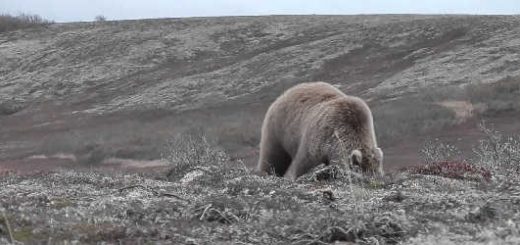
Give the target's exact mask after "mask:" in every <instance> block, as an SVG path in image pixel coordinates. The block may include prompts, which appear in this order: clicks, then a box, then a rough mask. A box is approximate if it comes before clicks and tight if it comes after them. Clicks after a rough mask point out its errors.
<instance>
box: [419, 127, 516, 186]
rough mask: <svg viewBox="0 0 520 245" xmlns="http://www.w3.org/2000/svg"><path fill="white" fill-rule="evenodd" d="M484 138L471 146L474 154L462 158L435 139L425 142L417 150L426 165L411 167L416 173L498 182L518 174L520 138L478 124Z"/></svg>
mask: <svg viewBox="0 0 520 245" xmlns="http://www.w3.org/2000/svg"><path fill="white" fill-rule="evenodd" d="M479 127H480V129H481V131H482V132H483V133H484V138H483V139H481V140H479V142H478V144H477V145H475V146H474V147H473V153H474V155H473V156H472V157H470V158H469V160H465V159H463V157H462V154H461V153H460V151H459V150H458V149H457V148H456V147H455V146H453V145H449V144H446V143H443V142H441V141H439V140H438V139H436V140H435V141H427V142H426V143H425V145H424V146H423V148H422V149H421V150H420V152H421V154H422V155H423V159H424V161H425V163H426V164H425V165H423V166H418V167H414V168H411V172H413V173H418V174H428V175H439V176H444V177H448V178H455V179H470V180H486V181H490V180H491V179H492V178H493V179H494V180H496V181H497V182H498V183H501V182H504V181H514V180H516V179H518V178H519V177H520V138H519V137H518V136H509V137H505V136H503V135H502V134H501V133H500V132H498V131H496V130H494V129H492V128H488V127H487V126H486V125H485V124H484V123H481V124H480V125H479Z"/></svg>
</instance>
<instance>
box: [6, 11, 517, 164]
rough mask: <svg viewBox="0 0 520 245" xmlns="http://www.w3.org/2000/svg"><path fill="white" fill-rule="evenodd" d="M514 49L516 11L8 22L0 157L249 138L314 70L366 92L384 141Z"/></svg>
mask: <svg viewBox="0 0 520 245" xmlns="http://www.w3.org/2000/svg"><path fill="white" fill-rule="evenodd" d="M519 63H520V18H518V17H517V16H408V15H385V16H369V15H367V16H266V17H222V18H189V19H160V20H136V21H110V22H96V23H70V24H53V25H51V26H49V27H47V28H39V29H29V30H20V31H13V32H5V33H0V64H1V65H0V125H1V127H0V158H1V159H15V158H18V157H20V156H27V155H31V154H38V153H46V154H54V153H58V152H66V153H67V152H76V155H80V154H82V153H81V152H88V153H89V154H90V152H91V151H92V149H94V148H96V147H98V148H102V149H103V150H102V151H103V152H105V153H104V154H106V155H107V156H116V157H123V158H140V159H155V158H158V157H159V156H160V152H161V149H162V148H161V147H162V145H163V143H164V142H165V140H167V139H168V138H169V137H171V135H174V134H175V133H177V132H180V131H182V130H184V129H187V128H192V127H203V128H205V130H206V131H207V132H208V134H210V135H212V137H213V138H215V139H216V141H217V143H219V144H221V145H222V146H224V147H226V148H228V149H230V150H232V151H237V152H245V151H249V150H250V149H254V148H255V147H256V144H257V142H258V137H259V130H258V128H259V125H260V124H261V119H262V117H263V113H264V111H265V109H266V108H267V106H268V105H269V103H270V102H271V101H272V100H273V99H274V98H275V97H276V96H277V95H279V93H280V92H281V91H283V90H284V89H286V88H288V87H290V86H292V85H294V84H296V83H300V82H305V81H313V80H323V81H327V82H330V83H334V84H336V85H338V86H339V88H340V89H342V90H343V91H345V92H346V93H349V94H354V95H358V96H361V97H362V98H364V99H367V100H368V101H369V102H370V105H371V106H372V107H373V108H374V114H375V117H376V124H377V127H378V131H380V132H381V133H380V136H379V137H381V138H382V140H381V141H382V142H383V145H385V144H386V145H390V142H393V141H392V140H393V139H394V138H395V137H396V135H400V134H403V132H405V131H410V132H408V133H409V134H412V135H413V134H415V133H422V132H426V131H428V130H430V129H439V128H438V127H436V126H435V125H440V127H444V126H450V125H452V119H453V117H455V116H454V113H453V112H452V111H451V110H450V109H449V108H448V109H446V108H445V107H443V106H442V104H439V103H437V102H441V101H440V100H441V99H457V100H460V99H461V98H459V97H460V96H459V97H457V91H458V93H459V94H460V93H464V92H461V91H464V90H463V88H462V87H463V86H464V85H467V84H474V83H481V82H482V83H493V82H497V81H503V80H504V79H509V78H511V77H513V78H515V79H516V77H518V76H520V64H519ZM442 89H444V90H442ZM445 92H450V95H448V96H447V97H446V98H444V97H443V96H439V94H443V93H445ZM452 92H453V94H451V93H452ZM426 97H427V98H428V99H425V98H426ZM432 97H434V98H433V99H432ZM455 97H456V98H455ZM462 100H464V98H462ZM448 104H449V103H448ZM385 106H386V107H385ZM408 107H411V108H408ZM388 108H394V109H395V108H402V109H396V111H392V110H390V111H389V109H388ZM410 110H411V111H412V113H410ZM424 111H426V114H425V112H424ZM430 111H433V112H435V113H434V114H435V115H434V116H431V114H429V112H430ZM452 114H453V115H452ZM402 121H409V122H410V124H409V125H408V124H404V125H401V126H399V125H397V124H401V123H400V122H402ZM430 121H431V123H430ZM392 122H396V123H395V125H394V124H392ZM428 123H430V124H431V125H433V126H428V125H426V126H425V125H424V124H428ZM416 124H417V125H420V126H417V125H416ZM96 149H97V148H96Z"/></svg>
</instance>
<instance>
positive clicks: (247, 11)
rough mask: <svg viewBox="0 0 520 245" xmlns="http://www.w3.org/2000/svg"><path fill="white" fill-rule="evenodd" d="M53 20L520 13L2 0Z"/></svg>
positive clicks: (369, 4) (481, 2)
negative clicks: (100, 17) (101, 16)
mask: <svg viewBox="0 0 520 245" xmlns="http://www.w3.org/2000/svg"><path fill="white" fill-rule="evenodd" d="M0 13H9V14H15V15H16V14H18V13H29V14H38V15H41V16H42V17H44V18H47V19H51V20H54V21H57V22H70V21H91V20H93V19H94V17H95V16H96V15H104V16H105V17H107V19H109V20H115V19H142V18H161V17H191V16H229V15H274V14H398V13H407V14H520V0H423V1H421V0H312V1H311V0H146V1H143V0H0Z"/></svg>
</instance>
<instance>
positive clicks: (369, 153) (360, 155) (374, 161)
mask: <svg viewBox="0 0 520 245" xmlns="http://www.w3.org/2000/svg"><path fill="white" fill-rule="evenodd" d="M350 160H351V162H352V164H353V165H356V166H359V167H360V168H361V169H362V170H363V172H366V173H369V174H373V175H375V176H380V177H381V176H383V174H384V171H383V151H382V150H381V148H379V147H374V148H371V149H366V150H365V149H356V150H353V151H352V153H351V154H350Z"/></svg>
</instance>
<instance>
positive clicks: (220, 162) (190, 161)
mask: <svg viewBox="0 0 520 245" xmlns="http://www.w3.org/2000/svg"><path fill="white" fill-rule="evenodd" d="M163 158H165V159H166V160H167V161H168V162H169V163H170V165H171V169H170V171H169V172H168V174H167V176H168V178H169V179H170V180H178V179H180V178H182V177H184V176H185V175H186V174H188V173H190V172H192V171H194V170H197V171H202V172H209V173H214V174H215V173H218V172H221V171H223V169H226V167H227V166H226V165H229V164H228V162H229V157H228V155H227V154H226V153H225V152H224V151H223V150H221V149H220V148H218V147H215V146H214V145H212V144H211V143H210V142H209V141H208V138H207V137H206V135H205V133H204V131H203V130H202V129H191V130H187V131H186V132H183V133H181V134H179V135H177V136H175V137H174V138H173V139H172V140H170V141H169V142H168V143H167V148H166V151H165V153H164V154H163Z"/></svg>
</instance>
